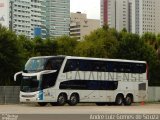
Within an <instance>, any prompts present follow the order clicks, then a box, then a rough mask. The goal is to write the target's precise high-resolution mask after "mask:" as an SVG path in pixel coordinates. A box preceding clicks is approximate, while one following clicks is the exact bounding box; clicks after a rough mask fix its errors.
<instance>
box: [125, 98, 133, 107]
mask: <svg viewBox="0 0 160 120" xmlns="http://www.w3.org/2000/svg"><path fill="white" fill-rule="evenodd" d="M132 102H133V98H132V96H131V95H127V97H126V98H125V102H124V104H125V105H128V106H129V105H131V104H132Z"/></svg>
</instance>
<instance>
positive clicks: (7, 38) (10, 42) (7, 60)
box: [0, 25, 23, 85]
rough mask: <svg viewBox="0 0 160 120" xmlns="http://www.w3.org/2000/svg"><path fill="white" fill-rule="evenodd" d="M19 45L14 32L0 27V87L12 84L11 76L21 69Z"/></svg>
mask: <svg viewBox="0 0 160 120" xmlns="http://www.w3.org/2000/svg"><path fill="white" fill-rule="evenodd" d="M21 56H22V53H21V50H20V44H19V42H18V41H17V36H16V34H15V33H14V32H12V31H10V30H8V29H6V28H5V27H3V26H2V25H0V75H1V76H0V85H11V84H13V79H12V78H13V75H14V73H15V72H17V71H19V70H20V69H21V68H22V64H23V63H22V61H21V58H22V57H21Z"/></svg>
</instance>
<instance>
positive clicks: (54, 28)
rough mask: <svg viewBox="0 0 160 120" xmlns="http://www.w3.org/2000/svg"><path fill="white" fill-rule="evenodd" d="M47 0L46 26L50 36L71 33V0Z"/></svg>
mask: <svg viewBox="0 0 160 120" xmlns="http://www.w3.org/2000/svg"><path fill="white" fill-rule="evenodd" d="M46 1H47V2H46V15H47V16H46V28H47V31H48V33H49V36H51V37H58V36H61V35H69V25H70V0H46Z"/></svg>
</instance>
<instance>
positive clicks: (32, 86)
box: [21, 76, 40, 92]
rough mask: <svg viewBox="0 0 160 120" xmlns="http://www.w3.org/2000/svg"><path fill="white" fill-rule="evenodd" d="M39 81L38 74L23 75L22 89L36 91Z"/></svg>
mask: <svg viewBox="0 0 160 120" xmlns="http://www.w3.org/2000/svg"><path fill="white" fill-rule="evenodd" d="M39 83H40V82H39V81H38V80H37V77H36V76H32V77H25V76H24V77H23V79H22V81H21V91H23V92H35V91H38V88H39Z"/></svg>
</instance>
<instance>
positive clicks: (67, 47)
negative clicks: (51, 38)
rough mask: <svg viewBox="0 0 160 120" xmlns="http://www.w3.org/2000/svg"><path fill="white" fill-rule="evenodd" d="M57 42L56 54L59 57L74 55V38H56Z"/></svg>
mask: <svg viewBox="0 0 160 120" xmlns="http://www.w3.org/2000/svg"><path fill="white" fill-rule="evenodd" d="M56 42H57V54H59V55H74V54H75V48H76V46H77V44H78V41H77V40H76V39H75V38H70V37H69V36H61V37H58V38H56Z"/></svg>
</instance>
